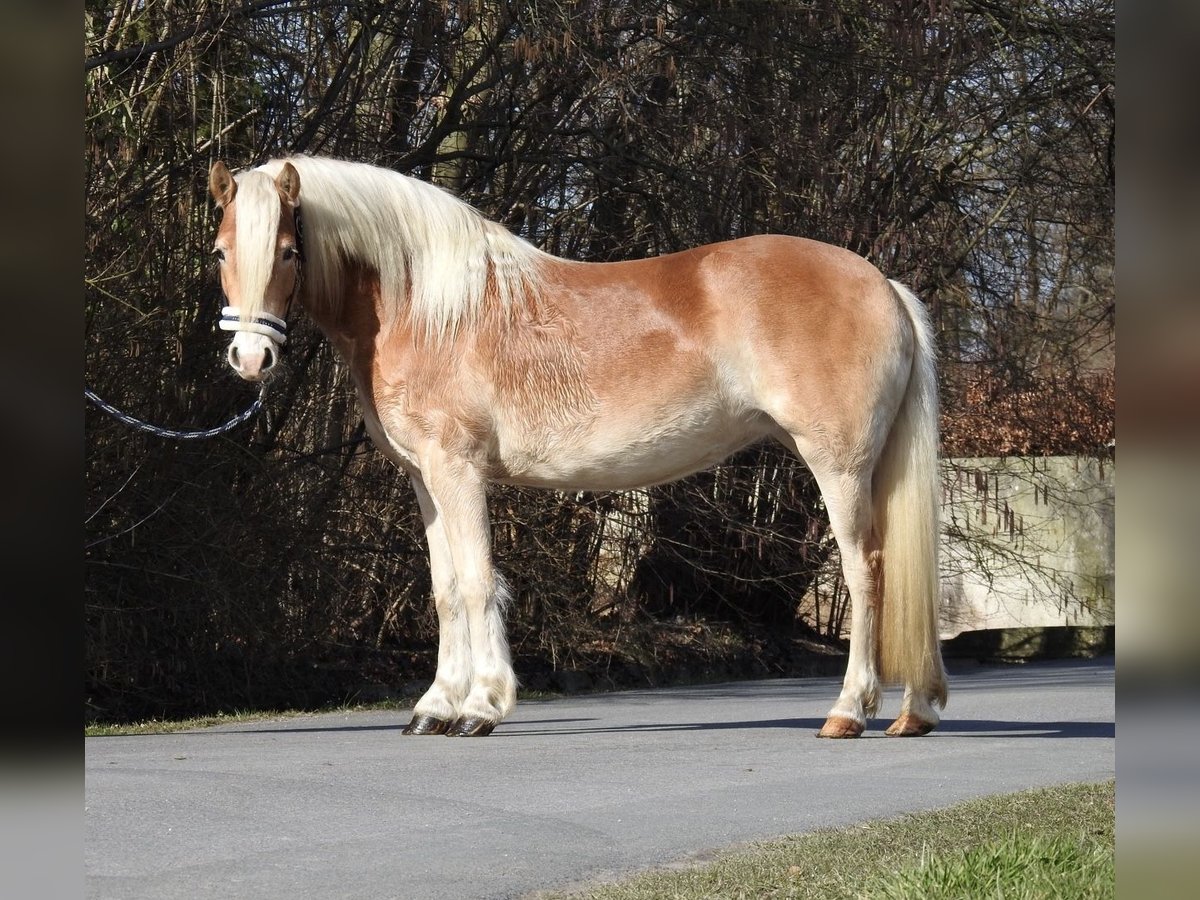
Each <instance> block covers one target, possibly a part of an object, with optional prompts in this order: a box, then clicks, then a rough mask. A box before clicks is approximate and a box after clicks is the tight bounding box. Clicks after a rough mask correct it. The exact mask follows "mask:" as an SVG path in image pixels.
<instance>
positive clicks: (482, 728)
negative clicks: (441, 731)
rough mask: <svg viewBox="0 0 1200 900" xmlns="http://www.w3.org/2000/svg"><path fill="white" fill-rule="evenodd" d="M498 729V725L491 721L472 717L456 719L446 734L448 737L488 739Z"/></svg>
mask: <svg viewBox="0 0 1200 900" xmlns="http://www.w3.org/2000/svg"><path fill="white" fill-rule="evenodd" d="M495 727H496V723H495V722H493V721H492V720H491V719H483V718H480V717H478V716H470V717H467V718H462V719H455V720H454V721H453V722H451V723H450V728H449V730H447V732H446V736H447V737H487V736H488V735H489V734H491V733H492V729H493V728H495Z"/></svg>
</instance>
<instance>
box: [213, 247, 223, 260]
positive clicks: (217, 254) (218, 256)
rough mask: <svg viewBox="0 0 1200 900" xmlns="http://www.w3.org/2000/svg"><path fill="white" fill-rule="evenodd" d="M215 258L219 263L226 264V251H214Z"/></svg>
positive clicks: (218, 249) (219, 249)
mask: <svg viewBox="0 0 1200 900" xmlns="http://www.w3.org/2000/svg"><path fill="white" fill-rule="evenodd" d="M213 256H215V257H216V258H217V262H225V251H224V250H222V249H221V248H220V247H217V248H215V249H214V250H213Z"/></svg>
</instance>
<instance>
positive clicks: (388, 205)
mask: <svg viewBox="0 0 1200 900" xmlns="http://www.w3.org/2000/svg"><path fill="white" fill-rule="evenodd" d="M285 162H290V163H291V164H292V165H293V166H295V167H296V170H297V171H298V172H299V173H300V209H301V214H302V217H303V223H304V250H305V268H304V280H305V288H304V289H305V291H306V292H307V294H308V297H309V301H310V302H311V303H312V304H314V307H315V308H318V309H324V310H327V311H330V312H332V313H334V314H336V313H337V312H338V311H339V308H340V304H341V302H342V295H343V284H344V275H345V270H346V268H347V266H348V265H353V264H360V265H363V266H366V267H368V268H370V269H374V270H375V271H376V272H378V273H379V283H380V290H381V293H382V296H383V319H384V321H383V322H382V323H381V324H382V327H383V328H385V329H388V328H390V327H391V326H392V325H393V324H394V323H395V322H396V321H397V319H398V318H399V317H400V316H401V315H402V314H404V313H405V312H407V314H408V315H409V316H410V317H411V318H412V320H413V322H414V324H416V325H417V326H418V328H419V329H420V330H422V331H423V332H424V334H425V335H427V336H443V335H446V334H453V333H454V332H456V331H458V330H459V329H460V328H464V327H469V326H470V324H471V323H472V322H474V321H475V320H476V319H477V318H478V316H479V315H480V314H481V312H482V311H483V310H484V309H485V308H486V306H487V305H488V304H492V303H496V304H499V307H500V308H501V309H503V310H507V309H509V308H511V307H513V306H514V305H520V304H524V303H526V302H527V301H528V300H529V299H530V294H531V292H532V291H534V290H535V289H536V284H537V281H538V272H537V270H538V264H539V262H540V261H541V260H543V259H546V258H548V257H547V255H546V254H545V253H543V252H542V251H540V250H538V249H537V248H535V247H534V246H533V245H532V244H530V243H528V242H527V241H524V240H522V239H521V238H519V237H517V236H516V235H514V234H512V233H511V232H509V231H508V230H507V229H506V228H504V227H503V226H502V225H500V224H498V223H496V222H493V221H491V220H489V219H487V218H485V217H484V216H483V215H482V214H480V213H479V212H478V211H476V210H475V209H473V208H472V207H471V206H469V205H467V204H466V203H464V202H463V201H461V200H459V199H458V198H456V197H454V196H452V195H451V194H449V193H447V192H446V191H444V190H442V189H441V188H438V187H435V186H434V185H431V184H427V183H426V182H423V181H419V180H417V179H415V178H410V177H408V176H406V175H401V174H400V173H398V172H393V171H391V170H389V169H384V168H380V167H377V166H372V165H367V164H365V163H355V162H349V161H345V160H338V159H329V158H316V157H311V156H304V155H294V156H289V157H286V158H281V159H274V160H271V161H270V162H267V163H265V164H263V165H261V166H259V167H257V168H256V169H253V170H250V171H248V172H243V173H241V174H240V175H238V176H237V179H238V186H239V191H238V217H239V219H238V221H239V228H238V231H239V233H241V232H242V231H243V230H244V229H243V228H242V227H241V224H242V222H243V217H245V220H246V221H248V222H253V223H256V224H258V223H262V224H260V225H259V227H262V225H265V224H266V223H271V222H274V223H277V222H278V218H277V216H278V207H279V203H278V199H277V197H276V195H275V193H274V190H273V188H272V189H271V190H270V191H265V190H261V189H258V188H259V185H258V184H256V182H265V181H266V179H263V178H256V177H254V176H255V175H256V173H262V174H265V175H267V176H269V177H271V178H274V176H275V175H276V174H277V173H278V172H279V170H280V169H281V168H282V167H283V164H284V163H285ZM264 186H265V185H264ZM247 189H248V190H247ZM247 201H250V202H249V203H247ZM248 207H249V208H248ZM272 207H273V209H274V213H273V214H272V212H271V211H270V210H271V209H272ZM270 233H272V234H273V233H274V230H273V228H272V230H271V232H270Z"/></svg>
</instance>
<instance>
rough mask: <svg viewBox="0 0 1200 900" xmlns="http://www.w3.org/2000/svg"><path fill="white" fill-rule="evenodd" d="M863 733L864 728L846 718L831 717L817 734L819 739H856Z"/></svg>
mask: <svg viewBox="0 0 1200 900" xmlns="http://www.w3.org/2000/svg"><path fill="white" fill-rule="evenodd" d="M862 733H863V726H862V725H860V724H859V723H858V722H855V721H854V720H853V719H847V718H846V717H845V716H830V717H829V718H828V719H826V720H825V724H824V725H822V726H821V730H820V731H818V732H817V737H819V738H856V737H858V736H859V735H860V734H862Z"/></svg>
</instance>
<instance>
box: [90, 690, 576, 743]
mask: <svg viewBox="0 0 1200 900" xmlns="http://www.w3.org/2000/svg"><path fill="white" fill-rule="evenodd" d="M561 697H562V694H560V693H557V692H554V691H520V692H518V694H517V699H518V701H519V702H521V703H538V702H541V701H545V700H557V699H560V698H561ZM415 703H416V698H408V699H403V700H379V701H376V702H373V703H341V704H337V705H333V706H325V707H321V708H319V709H265V710H264V709H257V710H246V711H237V712H230V713H216V714H214V715H211V716H195V717H192V718H184V719H146V720H144V721H141V722H125V723H115V724H114V723H93V724H91V725H85V726H84V728H83V736H84V737H121V736H124V735H130V734H173V733H175V732H179V731H193V730H195V729H197V728H210V727H212V726H214V725H233V724H238V723H243V722H259V721H268V720H270V719H292V718H296V717H297V716H318V715H325V714H328V713H353V712H379V711H381V710H382V711H387V710H393V711H396V712H401V711H410V710H411V709H412V708H413V705H414V704H415Z"/></svg>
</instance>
